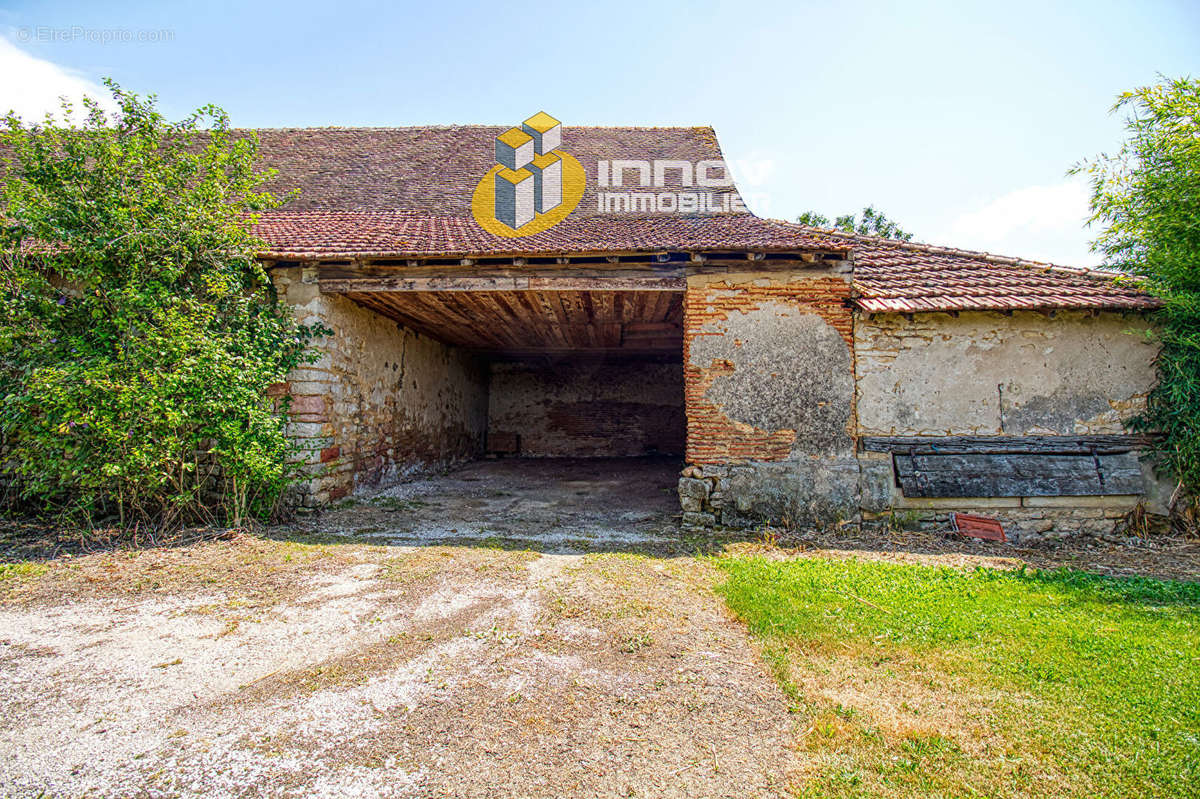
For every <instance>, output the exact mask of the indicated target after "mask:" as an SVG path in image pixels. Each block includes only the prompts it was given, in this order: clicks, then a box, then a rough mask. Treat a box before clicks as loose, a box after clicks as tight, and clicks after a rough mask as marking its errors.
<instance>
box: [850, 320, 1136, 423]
mask: <svg viewBox="0 0 1200 799" xmlns="http://www.w3.org/2000/svg"><path fill="white" fill-rule="evenodd" d="M1145 329H1146V322H1145V321H1144V320H1142V319H1140V318H1139V317H1136V316H1124V315H1121V314H1115V313H1104V314H1100V315H1098V316H1092V315H1088V314H1085V313H1059V314H1056V315H1055V316H1054V317H1053V318H1050V317H1047V316H1046V315H1044V314H1037V313H1032V312H1017V313H1014V314H1013V315H1012V316H1006V315H1004V314H1000V313H984V312H972V313H963V314H961V315H959V316H958V317H954V316H951V315H949V314H918V315H916V316H915V317H914V318H913V319H911V320H910V319H907V318H905V317H904V316H901V315H898V314H877V315H873V316H870V317H865V316H860V317H859V318H858V319H857V320H856V324H855V336H854V338H855V355H856V361H857V374H858V406H857V407H858V426H859V433H860V434H862V435H1016V436H1020V435H1080V434H1088V433H1121V432H1125V429H1124V427H1123V425H1122V420H1123V419H1125V418H1127V417H1128V416H1130V415H1132V414H1133V413H1135V412H1136V411H1137V410H1139V409H1140V408H1142V407H1143V406H1144V403H1145V397H1146V394H1147V392H1148V391H1149V390H1150V387H1151V386H1152V385H1153V384H1154V368H1153V364H1152V362H1153V358H1154V355H1155V352H1156V349H1155V345H1154V343H1153V342H1151V341H1150V340H1148V339H1147V338H1146V337H1145V336H1144V335H1142V334H1141V333H1142V331H1145ZM1130 331H1134V332H1132V333H1131V332H1130Z"/></svg>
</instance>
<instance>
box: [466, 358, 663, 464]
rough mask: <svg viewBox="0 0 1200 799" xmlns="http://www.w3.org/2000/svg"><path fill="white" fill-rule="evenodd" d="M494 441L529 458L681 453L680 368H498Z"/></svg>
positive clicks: (491, 427)
mask: <svg viewBox="0 0 1200 799" xmlns="http://www.w3.org/2000/svg"><path fill="white" fill-rule="evenodd" d="M489 397H490V399H489V419H488V435H489V436H490V437H491V438H492V439H497V440H503V441H505V442H509V441H514V442H515V441H517V440H518V437H519V445H517V447H516V449H517V451H518V452H519V454H520V455H522V456H527V457H562V456H578V457H628V456H636V455H650V454H662V455H682V454H683V445H684V430H685V426H686V425H685V422H684V416H683V372H682V369H681V368H680V365H679V364H678V363H651V362H647V361H624V362H620V363H592V362H587V361H580V362H568V363H556V364H553V365H542V364H531V363H503V362H500V363H495V364H493V365H492V370H491V387H490V391H489Z"/></svg>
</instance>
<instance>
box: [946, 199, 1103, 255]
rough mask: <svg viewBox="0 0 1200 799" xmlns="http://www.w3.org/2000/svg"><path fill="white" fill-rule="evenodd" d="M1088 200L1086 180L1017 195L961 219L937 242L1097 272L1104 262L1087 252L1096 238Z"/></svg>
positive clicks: (981, 206)
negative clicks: (1088, 225)
mask: <svg viewBox="0 0 1200 799" xmlns="http://www.w3.org/2000/svg"><path fill="white" fill-rule="evenodd" d="M1088 197H1089V194H1088V186H1087V183H1086V182H1085V181H1084V180H1082V179H1070V180H1066V181H1063V182H1062V183H1055V184H1051V185H1046V186H1026V187H1025V188H1021V189H1015V190H1013V191H1010V192H1008V193H1007V194H1002V195H1000V196H999V197H996V198H994V199H991V200H988V201H985V202H983V203H981V204H979V205H978V206H977V207H975V208H972V209H969V210H967V211H964V212H963V213H960V214H959V215H958V216H957V217H955V218H954V219H953V220H952V221H951V222H950V223H949V225H948V226H947V227H946V228H945V229H944V230H943V231H942V232H941V234H939V235H938V236H936V237H935V238H934V240H935V241H937V243H939V244H948V245H950V246H954V247H962V248H964V249H970V250H986V251H988V252H992V253H996V254H999V255H1011V256H1016V257H1020V258H1029V259H1032V260H1039V261H1052V262H1055V263H1061V264H1066V265H1069V266H1094V265H1096V264H1098V263H1099V262H1100V258H1099V256H1097V255H1096V254H1095V253H1092V252H1089V250H1088V242H1089V241H1090V240H1091V239H1092V238H1094V237H1095V236H1094V231H1091V230H1088V229H1087V228H1085V227H1084V222H1085V221H1086V220H1087V217H1088Z"/></svg>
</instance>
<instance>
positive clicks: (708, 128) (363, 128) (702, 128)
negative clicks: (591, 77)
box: [231, 122, 715, 134]
mask: <svg viewBox="0 0 1200 799" xmlns="http://www.w3.org/2000/svg"><path fill="white" fill-rule="evenodd" d="M505 124H506V123H503V122H496V123H492V124H483V123H471V124H466V125H460V124H437V125H298V126H291V125H284V126H281V127H271V126H263V127H245V128H243V127H238V128H231V130H233V131H237V132H245V131H270V132H272V133H280V132H297V131H322V132H326V133H328V132H338V131H352V132H356V133H357V132H364V133H366V132H378V131H393V130H483V129H486V128H503V127H505ZM508 126H509V127H512V126H511V124H510V125H508ZM563 127H564V128H566V129H567V130H673V131H679V130H689V131H693V132H695V133H710V134H713V133H715V128H713V126H712V125H563Z"/></svg>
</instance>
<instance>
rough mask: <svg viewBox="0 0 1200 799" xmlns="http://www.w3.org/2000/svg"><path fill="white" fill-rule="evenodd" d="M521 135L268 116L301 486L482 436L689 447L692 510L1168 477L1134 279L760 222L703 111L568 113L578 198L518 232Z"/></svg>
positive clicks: (926, 501) (443, 454) (999, 497)
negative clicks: (299, 363) (502, 149)
mask: <svg viewBox="0 0 1200 799" xmlns="http://www.w3.org/2000/svg"><path fill="white" fill-rule="evenodd" d="M534 133H537V131H534ZM504 134H506V129H504V128H500V127H475V126H468V127H430V128H397V129H336V128H334V129H307V130H305V129H301V130H266V131H261V132H260V137H261V142H262V150H263V156H264V161H265V163H266V165H268V166H271V167H274V168H275V169H277V170H279V175H278V177H277V179H276V181H275V188H277V189H279V190H291V189H297V190H299V194H298V195H297V197H296V198H295V199H294V200H292V201H291V202H289V203H288V204H287V205H286V206H285V207H284V208H283V209H281V210H278V211H275V212H272V213H270V214H268V215H266V216H265V217H264V218H263V219H262V221H261V224H260V227H259V233H260V235H261V236H262V237H263V238H264V239H265V240H266V241H267V242H268V245H269V246H268V250H267V251H266V252H264V253H263V256H262V257H263V258H264V259H265V261H267V262H268V264H269V265H270V268H271V271H272V274H273V275H274V277H275V280H276V283H277V285H278V286H279V288H280V290H281V291H282V293H283V295H284V296H285V297H286V299H287V301H288V302H289V303H290V304H292V305H293V306H294V307H295V309H296V311H297V313H298V315H299V317H300V318H301V319H302V320H303V321H318V320H319V321H321V322H323V323H324V324H325V325H326V326H328V327H329V328H331V329H332V330H333V331H334V333H333V335H332V336H330V337H328V338H327V339H325V340H323V341H322V342H321V344H320V348H321V350H322V356H321V359H320V361H319V362H317V363H316V364H314V365H312V366H311V367H308V368H304V369H300V370H297V371H296V372H295V374H293V375H292V377H291V380H290V382H289V383H288V384H287V385H286V386H285V387H283V390H286V391H287V392H288V393H290V395H291V396H292V406H291V410H292V414H293V425H292V429H293V431H294V435H295V436H296V437H298V438H300V439H302V440H304V441H305V442H306V443H307V445H308V452H309V454H310V457H309V458H308V460H309V463H308V465H307V467H306V468H307V469H308V473H309V474H310V475H311V478H310V479H309V480H308V482H307V484H306V485H305V493H304V497H303V501H304V502H305V503H306V504H308V505H310V506H319V505H321V504H323V503H327V502H329V501H331V500H336V499H338V498H340V497H344V496H346V495H348V494H351V493H353V492H355V491H358V490H361V489H367V488H369V487H373V486H379V485H382V484H387V483H389V482H394V481H398V480H401V479H402V478H404V477H405V476H407V475H410V474H413V473H417V472H421V471H426V470H437V469H442V468H445V467H448V466H452V465H454V464H458V463H461V462H465V461H468V460H471V459H475V458H480V457H483V456H485V455H487V454H489V453H490V454H493V455H498V456H506V457H514V458H516V457H558V456H578V457H601V456H641V455H651V454H656V455H663V456H676V457H677V462H676V463H675V464H674V465H673V466H672V468H674V469H678V470H681V476H680V479H679V496H680V501H681V508H682V511H683V514H684V515H683V518H684V520H685V521H686V522H688V523H694V524H713V523H722V524H732V525H741V524H747V523H753V522H756V521H758V520H763V519H770V520H776V521H779V520H782V521H787V522H791V523H796V524H832V523H839V522H853V521H857V520H860V519H872V518H877V517H878V516H879V515H880V514H885V513H887V512H889V511H892V510H897V509H901V510H904V511H905V512H906V513H910V512H911V513H913V514H922V515H932V516H938V515H944V514H947V513H948V512H950V511H968V512H972V511H973V512H977V513H986V515H989V516H993V517H996V518H999V519H1001V520H1003V521H1004V522H1005V523H1006V524H1007V525H1008V527H1009V530H1010V533H1011V532H1016V533H1017V534H1018V535H1023V536H1033V535H1038V534H1042V533H1047V532H1051V531H1053V530H1056V529H1057V530H1063V531H1069V530H1077V529H1097V530H1103V529H1106V528H1111V526H1112V523H1113V520H1114V519H1116V518H1118V517H1119V516H1121V515H1122V514H1124V513H1125V512H1126V511H1127V510H1128V509H1129V508H1130V507H1132V506H1133V505H1134V504H1136V503H1137V502H1138V501H1139V500H1141V499H1142V498H1143V497H1149V499H1150V501H1151V503H1156V502H1160V501H1161V500H1160V498H1159V493H1158V491H1157V487H1156V486H1155V484H1154V481H1153V480H1152V479H1151V478H1150V477H1149V475H1148V473H1147V472H1146V470H1145V469H1144V467H1143V466H1142V465H1141V464H1140V463H1139V461H1138V459H1137V454H1136V449H1137V444H1138V441H1137V439H1135V438H1132V437H1130V436H1128V435H1126V431H1125V429H1124V428H1123V426H1122V419H1123V418H1125V417H1126V416H1128V415H1129V414H1130V413H1132V412H1135V411H1136V410H1137V409H1138V408H1139V407H1140V406H1141V404H1142V403H1143V402H1144V400H1145V397H1146V394H1147V391H1148V390H1149V388H1150V387H1151V385H1152V382H1153V369H1152V359H1153V357H1154V354H1155V349H1154V345H1153V344H1152V343H1151V342H1150V341H1149V340H1148V339H1147V338H1145V337H1144V336H1139V335H1137V334H1136V333H1137V331H1139V330H1143V329H1144V328H1145V326H1146V322H1145V319H1144V314H1145V312H1146V311H1147V310H1149V309H1151V308H1153V306H1154V302H1153V300H1152V299H1151V298H1149V297H1147V296H1145V295H1143V294H1141V293H1139V292H1138V291H1137V290H1136V289H1135V288H1133V287H1131V286H1129V285H1128V284H1121V283H1117V282H1114V281H1113V279H1111V277H1110V276H1108V275H1104V274H1099V273H1095V272H1089V271H1085V270H1076V269H1067V268H1060V267H1053V266H1049V265H1046V264H1039V263H1030V262H1025V261H1020V260H1016V259H1007V258H998V257H993V256H989V255H984V254H980V253H973V252H966V251H959V250H948V249H942V248H938V247H930V246H923V245H916V244H907V243H903V242H896V241H889V240H882V239H871V238H861V237H855V236H851V235H844V234H839V233H834V232H830V231H825V230H818V229H813V228H806V227H801V226H797V225H792V224H787V223H784V222H779V221H774V220H767V219H761V218H758V217H756V216H754V215H752V214H750V213H749V212H747V211H745V210H744V209H743V208H741V207H740V202H739V201H738V196H737V193H736V192H737V189H736V188H735V187H734V186H733V185H732V182H731V181H729V180H726V179H724V177H725V176H724V174H723V172H722V168H721V167H720V161H721V158H722V155H721V152H720V148H719V146H718V144H717V141H716V138H715V136H714V134H713V131H712V130H711V129H709V128H656V129H650V128H565V129H563V130H562V136H561V144H560V145H559V150H558V151H557V152H562V153H566V154H569V156H570V158H567V157H566V156H563V163H564V164H565V165H566V167H565V168H567V172H565V173H564V174H568V173H569V171H570V170H569V167H570V166H571V163H570V161H571V160H574V161H577V163H578V165H579V166H581V167H582V173H583V174H584V175H585V176H586V185H585V184H582V183H580V184H578V185H577V186H576V185H575V184H569V178H567V177H564V178H563V180H564V183H563V196H564V198H566V197H567V195H569V194H570V191H571V190H572V188H573V187H574V188H576V189H578V190H579V191H581V192H582V197H581V198H580V199H579V200H578V204H577V206H575V207H573V210H571V211H570V213H569V214H567V215H566V216H565V218H563V219H562V220H561V221H559V222H557V223H555V224H553V225H551V226H550V227H548V228H547V229H545V230H542V231H540V232H535V233H532V234H530V235H502V234H497V233H496V232H493V231H494V226H493V225H491V223H488V225H487V227H491V228H493V230H489V229H485V225H484V224H481V222H480V221H479V218H478V217H477V212H478V209H476V212H475V213H473V209H472V200H473V198H475V196H476V194H477V193H478V192H480V191H487V192H490V191H491V185H492V184H491V183H489V182H488V181H490V180H491V179H492V177H491V176H492V175H493V174H496V175H501V176H504V175H507V176H508V177H506V178H505V180H508V181H509V182H508V183H506V184H504V186H503V187H502V188H503V189H504V191H505V192H507V194H505V195H504V198H505V199H504V202H507V203H509V205H508V206H506V208H507V209H508V210H507V211H506V213H509V214H520V213H531V212H529V211H528V210H526V211H522V208H523V206H521V205H520V203H521V202H523V201H524V200H523V197H525V196H526V195H522V194H521V193H520V192H521V191H522V189H521V186H522V185H532V184H524V183H522V181H523V180H524V179H525V176H526V174H525V173H524V172H521V170H520V169H517V170H515V171H512V172H511V174H510V173H509V172H504V171H503V170H506V169H509V166H505V165H503V162H502V163H501V164H498V163H497V157H498V155H497V153H498V150H497V147H498V145H496V144H495V140H496V139H497V137H499V136H502V135H504ZM539 135H540V134H539ZM547 135H549V134H547ZM523 141H524V140H523V139H521V138H520V137H513V138H512V142H513V147H514V152H515V148H516V147H518V146H520V145H521V143H522V142H523ZM538 141H539V142H540V141H541V139H538ZM505 146H507V145H505ZM539 146H540V145H539ZM546 146H547V147H549V146H550V145H546ZM538 152H540V150H539V151H538ZM511 155H512V154H511V153H509V152H508V151H506V157H510V156H511ZM518 155H519V154H518ZM531 157H533V156H531ZM514 163H516V165H517V166H519V165H520V163H523V162H522V161H516V162H514ZM544 163H545V164H548V165H549V166H546V169H547V170H548V169H550V168H552V167H553V164H551V162H550V161H548V160H547V161H545V162H544ZM539 168H541V167H539ZM497 170H500V171H497ZM546 174H550V173H549V172H548V171H547V172H546ZM539 175H540V173H539ZM496 180H497V181H499V180H500V178H496ZM539 180H541V177H539ZM547 180H549V178H547ZM510 184H511V185H510ZM497 185H499V182H498V183H497ZM538 186H539V191H540V190H541V189H540V186H541V184H540V183H539V184H538ZM514 187H515V188H514ZM481 196H482V195H481ZM488 196H489V197H490V196H491V195H490V194H489V195H488ZM495 196H496V198H497V199H498V201H499V198H500V197H501V194H500V189H499V188H498V189H497V192H496V195H495ZM528 196H530V197H532V196H533V195H528ZM538 196H539V198H540V197H541V195H538ZM564 202H565V200H564ZM681 209H682V210H681ZM499 210H500V209H499V207H497V208H496V211H495V212H496V214H497V215H499ZM539 213H540V212H539ZM526 218H528V217H526ZM510 221H511V220H510Z"/></svg>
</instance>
